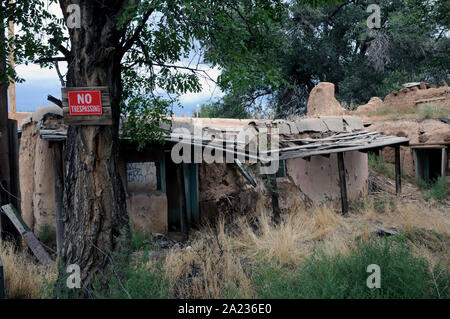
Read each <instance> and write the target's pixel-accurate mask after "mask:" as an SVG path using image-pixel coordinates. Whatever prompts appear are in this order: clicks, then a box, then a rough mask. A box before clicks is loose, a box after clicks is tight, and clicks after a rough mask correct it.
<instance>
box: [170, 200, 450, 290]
mask: <svg viewBox="0 0 450 319" xmlns="http://www.w3.org/2000/svg"><path fill="white" fill-rule="evenodd" d="M391 205H392V206H391V207H389V208H386V209H384V210H381V211H380V210H379V207H377V205H376V203H375V200H374V199H373V198H372V199H368V200H366V201H365V202H364V207H363V208H362V209H360V210H358V211H353V212H351V213H350V214H349V216H347V217H343V216H341V215H340V214H339V213H338V212H336V211H335V210H334V209H332V208H331V207H329V206H317V207H313V208H311V209H308V210H303V209H299V210H298V211H297V212H295V213H293V214H291V215H289V216H284V218H283V221H282V222H281V224H280V225H274V224H273V223H272V221H271V218H270V217H269V216H268V215H267V214H265V213H261V214H260V216H259V218H258V219H257V221H256V222H254V221H252V220H246V219H245V218H240V219H238V220H236V221H235V222H234V223H233V224H232V225H227V226H225V224H224V222H223V220H221V221H220V222H218V224H217V227H207V228H205V229H202V230H200V231H198V232H197V233H196V234H194V236H193V238H192V239H191V246H192V248H191V249H188V250H186V249H183V250H180V249H178V250H172V251H171V252H170V253H169V255H168V256H167V259H166V263H165V267H166V275H167V276H168V278H170V280H171V282H172V284H171V290H172V291H171V293H172V294H173V295H175V296H177V297H183V298H219V297H229V296H234V297H243V298H249V297H252V296H255V292H254V287H252V281H251V276H252V271H253V269H254V266H255V265H257V264H261V262H269V263H271V264H272V265H274V266H275V267H286V266H287V267H290V266H294V267H295V265H298V264H299V263H300V262H301V261H302V260H303V259H304V258H305V257H307V256H310V255H311V254H312V253H313V252H314V250H316V249H320V250H322V251H324V252H325V253H326V254H328V255H334V254H336V253H340V254H344V255H345V254H347V253H348V252H349V251H350V249H351V248H352V247H354V246H355V244H356V242H357V240H358V239H368V238H369V236H371V235H373V234H374V232H376V226H383V227H386V228H388V227H395V228H397V229H399V230H400V232H402V233H405V232H413V231H415V230H417V229H419V230H425V231H434V232H437V233H439V234H443V235H445V236H447V237H448V235H449V234H450V218H449V213H448V212H449V211H448V210H445V209H444V210H442V209H439V208H437V207H433V205H429V204H427V203H426V202H424V201H417V202H408V201H405V202H404V201H403V200H401V199H396V198H395V197H393V198H392V199H391ZM412 244H413V249H414V252H415V253H416V254H417V255H419V256H422V257H424V258H426V259H427V260H428V261H429V262H430V264H431V265H435V264H436V263H438V262H442V261H443V262H448V260H450V259H449V258H450V255H449V249H444V248H443V249H436V245H434V247H433V245H429V243H428V244H427V243H426V242H425V241H423V240H421V239H420V238H416V239H414V240H413V243H412ZM439 245H441V246H442V242H441V243H440V244H439ZM443 246H445V245H443ZM277 265H278V266H277Z"/></svg>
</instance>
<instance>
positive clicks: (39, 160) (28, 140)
mask: <svg viewBox="0 0 450 319" xmlns="http://www.w3.org/2000/svg"><path fill="white" fill-rule="evenodd" d="M39 125H40V124H39V122H36V121H34V120H31V121H28V122H27V123H24V125H23V127H22V136H21V138H20V149H19V183H20V192H21V196H22V203H21V209H22V216H23V219H24V221H25V222H26V224H27V225H28V227H30V229H32V230H33V231H35V232H37V231H39V229H40V228H41V227H42V226H43V225H45V224H48V225H50V226H53V227H55V225H56V207H55V179H54V171H53V162H54V156H53V149H52V148H51V146H50V142H48V141H46V140H43V139H41V138H40V136H39V129H38V127H39Z"/></svg>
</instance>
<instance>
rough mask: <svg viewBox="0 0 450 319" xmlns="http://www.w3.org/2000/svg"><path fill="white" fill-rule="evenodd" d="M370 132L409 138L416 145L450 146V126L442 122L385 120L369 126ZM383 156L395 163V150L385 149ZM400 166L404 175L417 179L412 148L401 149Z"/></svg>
mask: <svg viewBox="0 0 450 319" xmlns="http://www.w3.org/2000/svg"><path fill="white" fill-rule="evenodd" d="M367 125H368V127H367V128H366V129H367V130H369V131H378V132H381V133H383V134H387V135H394V136H401V137H407V138H409V139H410V142H409V143H410V144H414V145H416V146H417V145H421V144H422V145H427V144H428V145H431V144H434V145H446V144H450V125H449V124H447V123H444V122H442V121H441V120H433V119H428V120H423V121H420V122H419V121H415V120H385V121H372V122H370V123H368V124H367ZM381 156H382V157H383V158H384V159H385V160H386V161H387V162H388V163H394V162H395V158H394V150H393V149H392V148H391V147H385V148H384V149H383V150H382V152H381ZM400 162H401V163H400V165H401V167H402V171H403V173H405V174H406V175H407V176H409V177H411V178H415V163H414V154H413V150H412V149H411V148H410V147H404V146H402V147H401V151H400Z"/></svg>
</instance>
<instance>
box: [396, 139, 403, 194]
mask: <svg viewBox="0 0 450 319" xmlns="http://www.w3.org/2000/svg"><path fill="white" fill-rule="evenodd" d="M394 149H395V193H396V194H397V195H399V194H400V193H401V192H402V172H401V169H400V145H395V147H394Z"/></svg>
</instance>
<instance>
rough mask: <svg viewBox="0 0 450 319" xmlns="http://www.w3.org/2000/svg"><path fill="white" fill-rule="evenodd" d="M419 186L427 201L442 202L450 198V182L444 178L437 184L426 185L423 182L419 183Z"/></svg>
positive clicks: (439, 179)
mask: <svg viewBox="0 0 450 319" xmlns="http://www.w3.org/2000/svg"><path fill="white" fill-rule="evenodd" d="M418 185H419V187H420V189H421V191H422V195H423V198H424V199H425V200H427V201H429V200H432V199H433V200H436V201H442V200H444V199H446V198H447V197H448V196H450V181H448V180H447V179H446V178H445V177H444V176H440V177H439V178H438V179H437V180H436V181H435V182H432V183H429V184H427V183H425V182H424V181H423V180H419V181H418Z"/></svg>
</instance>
